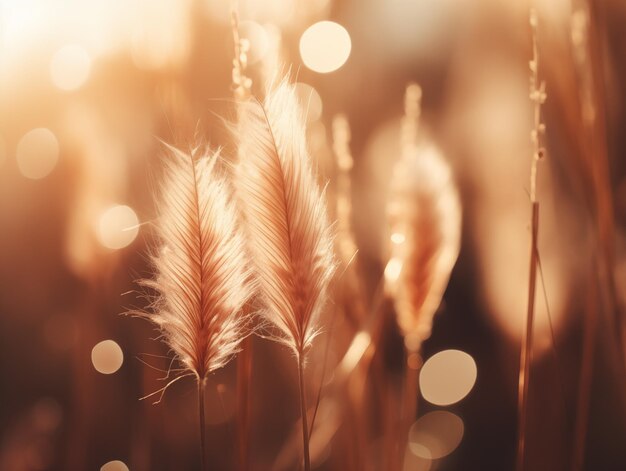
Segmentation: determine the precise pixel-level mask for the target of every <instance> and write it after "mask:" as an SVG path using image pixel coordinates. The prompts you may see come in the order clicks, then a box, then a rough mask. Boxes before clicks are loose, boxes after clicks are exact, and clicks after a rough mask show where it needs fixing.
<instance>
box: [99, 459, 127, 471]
mask: <svg viewBox="0 0 626 471" xmlns="http://www.w3.org/2000/svg"><path fill="white" fill-rule="evenodd" d="M100 471H129V469H128V466H126V463H124V462H123V461H119V460H115V461H109V462H108V463H106V464H104V465H103V466H102V467H100Z"/></svg>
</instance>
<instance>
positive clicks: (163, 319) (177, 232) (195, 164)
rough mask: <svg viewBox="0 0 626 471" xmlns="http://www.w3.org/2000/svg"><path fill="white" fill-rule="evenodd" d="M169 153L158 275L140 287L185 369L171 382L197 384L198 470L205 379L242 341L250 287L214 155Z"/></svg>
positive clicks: (232, 208)
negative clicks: (150, 293) (147, 291)
mask: <svg viewBox="0 0 626 471" xmlns="http://www.w3.org/2000/svg"><path fill="white" fill-rule="evenodd" d="M169 149H170V150H171V154H172V155H171V158H169V159H167V160H166V161H165V177H164V183H163V190H162V194H161V198H160V202H159V204H158V209H159V223H158V226H157V227H158V235H159V238H160V247H159V250H158V253H157V254H156V255H155V256H154V257H153V264H154V267H155V269H156V276H155V278H154V279H153V280H147V281H144V282H143V285H145V286H147V287H150V288H152V289H154V290H156V291H157V292H158V293H159V295H158V296H157V298H156V299H155V301H154V302H153V304H152V309H153V312H152V314H150V315H149V318H150V319H151V320H152V321H153V322H154V323H155V324H157V325H158V326H159V328H160V329H161V331H162V333H163V337H164V340H165V342H166V343H167V344H168V345H169V346H170V348H171V349H172V351H173V352H174V354H175V355H176V358H177V359H178V360H179V361H180V362H181V363H182V364H183V365H184V369H185V370H186V372H185V373H182V374H181V375H180V376H179V377H178V378H176V379H175V380H173V381H176V380H177V379H180V378H182V377H185V376H195V377H196V380H197V382H198V395H199V401H198V404H199V415H200V436H201V443H202V447H203V451H202V461H203V465H202V466H203V469H204V467H205V465H204V384H205V380H206V377H207V376H208V374H209V373H211V372H212V371H214V370H216V369H218V368H221V367H223V366H224V365H226V363H228V361H229V360H230V359H231V358H232V357H233V356H234V355H235V354H236V353H237V351H238V347H239V343H240V342H241V340H242V339H243V338H244V337H245V336H246V330H247V322H248V319H247V316H246V315H244V314H243V307H244V305H245V304H246V302H247V300H248V299H249V298H250V297H251V295H252V293H253V286H251V284H250V283H249V280H250V273H249V271H248V260H247V257H246V255H245V253H246V252H245V239H244V236H243V235H242V233H241V232H240V231H239V228H238V227H237V213H236V210H235V206H234V204H233V202H232V201H231V198H230V194H231V191H230V188H229V186H228V184H227V182H226V180H225V179H224V177H223V176H221V175H220V174H219V173H218V170H217V169H216V164H217V161H218V159H219V153H217V152H214V153H213V152H209V153H208V154H206V155H202V156H200V157H196V152H192V153H191V154H189V155H187V154H185V153H183V152H181V151H179V150H177V149H174V148H171V147H170V148H169ZM170 384H171V383H170Z"/></svg>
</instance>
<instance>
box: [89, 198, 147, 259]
mask: <svg viewBox="0 0 626 471" xmlns="http://www.w3.org/2000/svg"><path fill="white" fill-rule="evenodd" d="M138 233H139V219H138V218H137V214H136V213H135V211H134V210H133V209H132V208H131V207H130V206H125V205H118V206H112V207H110V208H109V209H107V210H106V211H104V212H103V213H102V215H101V216H100V219H99V221H98V227H97V234H98V240H99V241H100V243H101V244H102V245H103V246H105V247H106V248H108V249H121V248H124V247H127V246H128V245H130V244H131V243H132V242H133V241H134V240H135V238H136V237H137V234H138Z"/></svg>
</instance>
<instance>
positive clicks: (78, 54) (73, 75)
mask: <svg viewBox="0 0 626 471" xmlns="http://www.w3.org/2000/svg"><path fill="white" fill-rule="evenodd" d="M90 68H91V58H90V57H89V54H88V53H87V51H86V50H85V48H83V47H82V46H79V45H78V44H68V45H67V46H64V47H62V48H61V49H59V50H58V51H57V52H56V53H55V54H54V56H52V60H51V61H50V77H51V78H52V83H54V85H56V86H57V87H59V88H60V89H61V90H68V91H69V90H76V89H77V88H80V87H81V86H82V85H83V84H84V83H85V81H86V80H87V78H88V77H89V69H90Z"/></svg>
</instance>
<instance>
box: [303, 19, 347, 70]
mask: <svg viewBox="0 0 626 471" xmlns="http://www.w3.org/2000/svg"><path fill="white" fill-rule="evenodd" d="M351 49H352V41H351V40H350V35H349V34H348V31H347V30H346V29H345V28H344V27H343V26H341V25H340V24H338V23H334V22H332V21H320V22H319V23H315V24H314V25H312V26H309V28H307V30H306V31H305V32H304V33H303V34H302V37H301V38H300V56H301V57H302V62H304V65H306V66H307V67H308V68H309V69H311V70H313V71H314V72H319V73H320V74H326V73H329V72H333V71H335V70H337V69H338V68H339V67H341V66H342V65H343V64H345V63H346V61H347V60H348V57H349V56H350V50H351Z"/></svg>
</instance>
